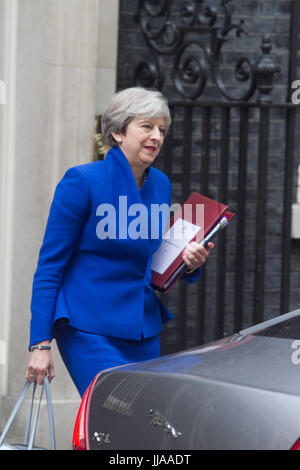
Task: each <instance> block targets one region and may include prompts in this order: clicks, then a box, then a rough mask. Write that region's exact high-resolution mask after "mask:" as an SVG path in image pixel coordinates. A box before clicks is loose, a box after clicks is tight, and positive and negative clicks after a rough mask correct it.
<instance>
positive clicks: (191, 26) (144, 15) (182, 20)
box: [135, 0, 280, 102]
mask: <svg viewBox="0 0 300 470" xmlns="http://www.w3.org/2000/svg"><path fill="white" fill-rule="evenodd" d="M231 1H232V0H221V1H220V6H219V10H217V9H216V8H215V7H212V6H209V5H206V1H205V0H193V2H192V3H190V4H188V5H185V6H184V7H183V8H181V11H180V12H179V15H178V12H177V13H176V15H175V17H174V18H173V17H172V15H171V13H172V6H173V5H174V2H173V3H172V2H171V1H170V0H141V1H140V2H139V10H138V20H139V24H140V27H141V30H142V32H143V34H144V38H145V39H146V42H147V44H148V45H149V47H150V49H151V51H152V54H153V59H152V60H151V59H150V60H143V61H141V62H140V63H139V64H138V66H137V67H136V70H135V82H136V84H137V85H142V86H145V87H155V88H158V89H161V88H162V86H163V84H164V83H165V78H166V69H167V66H166V63H165V60H166V59H167V57H168V56H172V61H173V65H172V73H171V77H172V79H173V81H174V85H175V88H176V90H177V91H178V93H179V94H180V95H181V96H182V97H184V98H187V99H191V100H192V99H193V100H194V99H197V98H199V97H200V96H201V95H202V93H203V92H204V90H205V89H206V85H207V83H208V81H209V79H210V81H211V83H212V84H213V85H214V86H216V88H217V89H218V90H219V92H220V93H221V94H222V95H223V96H224V97H225V98H226V99H228V100H232V101H247V100H249V99H250V98H251V97H252V96H253V94H254V92H255V90H256V89H258V91H259V92H260V93H262V95H263V98H262V101H263V102H266V101H269V100H270V92H271V90H272V87H273V79H274V75H275V74H276V73H277V72H279V70H280V69H279V66H278V64H277V63H276V60H275V59H274V57H273V56H271V55H269V50H270V46H269V44H270V41H269V39H266V38H263V42H262V52H263V57H262V58H261V59H260V62H257V63H252V62H251V60H250V59H249V58H248V57H246V56H242V57H240V58H239V60H238V61H237V62H236V64H235V69H234V78H235V80H236V81H237V83H239V84H240V85H241V90H239V92H238V91H237V88H236V86H235V87H234V93H230V91H229V90H228V85H226V84H225V83H224V80H223V78H222V70H221V59H222V53H223V46H224V44H225V43H226V42H227V41H228V40H229V37H230V35H232V33H234V34H235V36H236V37H240V36H241V35H242V34H247V31H246V30H245V25H244V20H240V21H239V22H238V23H234V22H233V20H232V12H233V5H232V4H231ZM205 39H206V40H205ZM263 83H264V85H263ZM266 90H268V91H266Z"/></svg>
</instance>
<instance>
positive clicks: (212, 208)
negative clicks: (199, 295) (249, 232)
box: [151, 193, 234, 292]
mask: <svg viewBox="0 0 300 470" xmlns="http://www.w3.org/2000/svg"><path fill="white" fill-rule="evenodd" d="M233 215H234V214H233V213H232V212H229V211H228V206H226V205H225V204H222V203H220V202H217V201H215V200H214V199H210V198H208V197H206V196H202V195H201V194H198V193H192V194H191V196H190V197H189V198H188V199H187V200H186V201H185V203H184V204H183V205H182V206H181V209H179V210H177V211H176V213H175V215H174V216H173V217H172V218H170V221H169V224H168V226H167V228H166V232H165V235H164V238H163V241H162V244H161V246H160V247H159V249H158V250H157V252H156V253H155V254H154V257H153V261H152V266H151V269H152V286H153V287H154V288H155V289H156V290H159V291H161V292H168V291H169V290H170V289H171V287H173V286H174V284H175V283H176V282H177V281H178V279H179V278H180V277H181V276H182V275H183V274H184V272H185V271H186V269H187V267H186V265H185V263H184V262H183V259H182V253H183V251H184V248H185V246H186V245H187V244H188V243H190V242H191V241H197V242H198V243H202V244H203V245H206V243H208V241H210V240H211V239H212V238H213V237H214V236H215V235H216V234H217V233H218V232H219V231H220V230H221V229H222V228H224V227H225V226H226V225H227V224H228V222H229V221H230V220H231V218H232V217H233ZM199 222H200V223H199ZM175 224H176V225H175ZM180 224H183V225H180ZM177 226H181V227H183V226H184V229H183V230H185V229H187V231H188V235H187V236H188V237H191V234H192V235H193V236H192V238H190V239H189V240H188V241H186V242H185V241H184V239H183V241H182V242H176V241H175V242H174V243H173V241H172V240H171V238H165V237H166V235H170V233H171V232H170V230H171V231H172V229H173V232H174V233H175V228H176V227H177ZM178 233H179V232H178ZM172 245H173V246H172ZM181 248H182V249H181ZM171 250H172V256H169V254H170V253H171ZM167 253H168V255H167ZM174 253H175V255H174Z"/></svg>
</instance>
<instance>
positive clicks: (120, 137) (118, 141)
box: [111, 132, 122, 144]
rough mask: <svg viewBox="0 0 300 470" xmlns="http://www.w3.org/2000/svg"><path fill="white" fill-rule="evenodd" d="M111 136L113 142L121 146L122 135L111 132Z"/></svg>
mask: <svg viewBox="0 0 300 470" xmlns="http://www.w3.org/2000/svg"><path fill="white" fill-rule="evenodd" d="M111 135H112V136H113V138H114V139H115V141H116V142H117V143H118V144H121V143H122V134H121V133H119V132H112V133H111Z"/></svg>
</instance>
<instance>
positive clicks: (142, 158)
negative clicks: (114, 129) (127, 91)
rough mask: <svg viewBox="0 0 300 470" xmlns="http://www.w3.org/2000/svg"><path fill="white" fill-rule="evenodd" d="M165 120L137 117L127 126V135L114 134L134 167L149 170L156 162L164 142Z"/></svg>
mask: <svg viewBox="0 0 300 470" xmlns="http://www.w3.org/2000/svg"><path fill="white" fill-rule="evenodd" d="M165 132H166V124H165V120H164V118H161V117H159V118H145V117H136V118H134V119H133V120H132V121H131V122H130V123H129V124H128V126H127V129H126V132H125V134H121V133H120V134H113V136H114V138H115V139H116V141H117V142H118V141H119V146H120V148H121V150H122V151H123V153H124V154H125V156H126V158H127V159H128V161H129V163H130V164H131V165H132V166H138V167H144V168H147V167H148V166H149V165H151V163H153V162H154V160H155V158H156V157H157V155H158V154H159V151H160V149H161V146H162V144H163V141H164V137H165Z"/></svg>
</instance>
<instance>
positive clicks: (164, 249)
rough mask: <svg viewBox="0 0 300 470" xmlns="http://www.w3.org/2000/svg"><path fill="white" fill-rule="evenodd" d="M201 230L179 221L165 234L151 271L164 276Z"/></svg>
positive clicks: (154, 257)
mask: <svg viewBox="0 0 300 470" xmlns="http://www.w3.org/2000/svg"><path fill="white" fill-rule="evenodd" d="M199 230H201V227H200V226H199V225H195V224H192V223H191V222H188V221H187V220H184V219H177V220H176V222H175V223H174V224H173V225H172V227H171V228H170V229H169V230H167V232H166V233H165V234H164V236H163V240H162V243H161V246H160V247H159V249H158V250H157V251H156V253H155V254H154V256H153V259H152V264H151V269H152V270H153V271H156V272H157V273H159V274H163V273H164V272H165V271H166V269H167V268H168V267H169V266H170V265H171V264H172V263H173V261H174V260H175V259H176V258H177V256H179V254H180V253H181V252H182V250H183V249H184V248H185V246H186V245H187V244H188V243H189V242H190V241H191V240H192V239H193V238H194V236H195V235H196V233H198V231H199Z"/></svg>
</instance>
